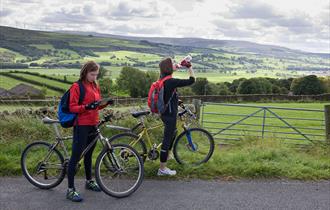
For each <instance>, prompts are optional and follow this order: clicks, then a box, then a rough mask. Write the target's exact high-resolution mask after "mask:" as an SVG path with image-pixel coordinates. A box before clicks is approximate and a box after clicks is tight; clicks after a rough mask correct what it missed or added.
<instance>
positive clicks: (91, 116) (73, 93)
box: [70, 82, 106, 125]
mask: <svg viewBox="0 0 330 210" xmlns="http://www.w3.org/2000/svg"><path fill="white" fill-rule="evenodd" d="M83 85H84V88H85V97H84V100H83V102H82V104H81V105H78V101H79V95H80V90H79V84H78V83H76V82H75V83H73V85H72V86H71V88H70V112H73V113H78V119H77V122H76V124H75V125H97V124H98V122H99V111H98V110H100V109H103V108H104V107H106V106H100V107H98V108H97V109H95V110H86V109H85V105H86V104H89V103H92V102H94V101H99V100H101V92H100V87H99V86H98V85H95V84H94V83H92V82H83Z"/></svg>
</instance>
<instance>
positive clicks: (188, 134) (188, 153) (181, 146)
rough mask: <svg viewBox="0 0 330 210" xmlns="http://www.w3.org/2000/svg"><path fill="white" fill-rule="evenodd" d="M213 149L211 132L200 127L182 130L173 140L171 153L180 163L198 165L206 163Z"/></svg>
mask: <svg viewBox="0 0 330 210" xmlns="http://www.w3.org/2000/svg"><path fill="white" fill-rule="evenodd" d="M213 151H214V140H213V137H212V136H211V134H210V133H209V132H208V131H206V130H204V129H201V128H191V129H189V130H186V131H184V132H182V133H181V134H180V135H179V136H178V137H177V138H176V140H175V142H174V148H173V154H174V158H175V160H176V161H177V162H178V163H180V164H188V165H199V164H201V163H206V162H207V161H208V160H209V159H210V158H211V156H212V154H213Z"/></svg>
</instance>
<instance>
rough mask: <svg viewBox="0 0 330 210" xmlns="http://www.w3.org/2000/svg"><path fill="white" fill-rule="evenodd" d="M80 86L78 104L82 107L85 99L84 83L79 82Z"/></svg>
mask: <svg viewBox="0 0 330 210" xmlns="http://www.w3.org/2000/svg"><path fill="white" fill-rule="evenodd" d="M77 83H78V85H79V101H78V104H79V105H81V104H82V102H83V101H84V98H85V94H86V93H85V87H84V85H83V83H82V81H80V80H78V81H77Z"/></svg>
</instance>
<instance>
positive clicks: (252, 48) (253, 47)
mask: <svg viewBox="0 0 330 210" xmlns="http://www.w3.org/2000/svg"><path fill="white" fill-rule="evenodd" d="M57 32H59V33H66V34H79V35H93V36H96V37H111V38H115V39H125V40H135V41H136V40H138V41H141V40H146V41H149V42H154V43H163V44H167V45H179V46H189V47H196V48H211V49H218V50H224V51H228V52H233V53H253V54H259V55H266V56H274V57H279V58H287V56H290V57H295V56H315V57H321V58H330V53H311V52H304V51H299V50H292V49H289V48H285V47H280V46H275V45H263V44H257V43H253V42H247V41H235V40H215V39H202V38H167V37H133V36H120V35H112V34H102V33H95V32H79V31H57Z"/></svg>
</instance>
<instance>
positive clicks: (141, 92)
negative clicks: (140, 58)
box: [117, 67, 159, 97]
mask: <svg viewBox="0 0 330 210" xmlns="http://www.w3.org/2000/svg"><path fill="white" fill-rule="evenodd" d="M158 77H159V74H158V73H156V72H143V71H141V70H139V69H136V68H132V67H123V68H122V70H121V71H120V74H119V78H118V79H117V84H118V87H119V89H120V90H123V91H124V92H127V93H129V95H130V96H131V97H146V96H148V92H149V88H150V85H151V83H152V82H154V81H156V80H157V79H158Z"/></svg>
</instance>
